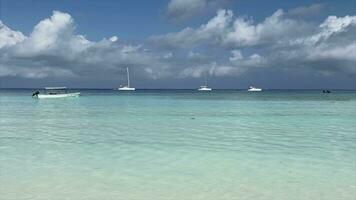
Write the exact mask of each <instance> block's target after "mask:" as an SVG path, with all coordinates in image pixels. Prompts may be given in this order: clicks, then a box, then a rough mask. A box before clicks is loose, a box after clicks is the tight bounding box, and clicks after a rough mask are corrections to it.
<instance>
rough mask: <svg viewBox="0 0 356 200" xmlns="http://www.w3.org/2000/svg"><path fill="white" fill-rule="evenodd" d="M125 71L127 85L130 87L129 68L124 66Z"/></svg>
mask: <svg viewBox="0 0 356 200" xmlns="http://www.w3.org/2000/svg"><path fill="white" fill-rule="evenodd" d="M126 73H127V87H130V74H129V68H128V67H126Z"/></svg>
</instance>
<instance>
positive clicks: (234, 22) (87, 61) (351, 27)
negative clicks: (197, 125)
mask: <svg viewBox="0 0 356 200" xmlns="http://www.w3.org/2000/svg"><path fill="white" fill-rule="evenodd" d="M319 24H320V25H315V24H314V23H308V22H306V21H303V20H296V19H292V18H289V15H286V14H285V13H284V12H283V11H282V10H277V11H276V12H274V13H273V14H272V15H271V16H268V17H266V18H265V19H263V20H261V21H260V22H256V21H254V20H253V19H252V18H248V17H241V16H237V17H234V16H233V13H232V11H230V10H218V12H217V14H216V16H214V17H213V18H211V19H210V20H208V21H207V22H206V23H204V24H202V25H200V26H198V27H197V28H189V27H188V28H184V29H182V30H181V31H178V32H173V33H168V34H166V35H159V36H152V37H151V38H150V40H151V41H153V42H154V43H153V44H157V45H163V46H168V47H170V48H171V49H169V50H167V49H162V48H155V47H156V46H149V47H152V49H149V50H148V49H147V46H148V44H135V45H132V44H125V43H123V42H122V41H119V40H118V37H117V36H112V37H108V39H106V38H103V39H101V40H99V41H90V40H88V39H87V38H86V37H85V36H84V35H80V34H77V33H76V30H75V26H76V25H75V22H74V20H73V18H72V17H71V16H70V15H69V14H67V13H62V12H59V11H54V12H53V15H52V16H51V17H49V18H47V19H44V20H42V21H40V22H39V23H38V24H37V25H36V26H35V27H34V29H33V31H32V32H31V33H30V34H29V35H28V36H25V35H24V34H22V33H21V32H19V31H14V30H11V29H10V28H8V27H7V26H5V25H4V24H2V23H1V24H0V76H1V77H3V76H11V77H25V78H50V77H65V78H73V77H75V78H76V79H80V78H83V79H84V78H87V79H88V80H91V79H93V80H98V79H116V78H117V73H118V72H119V71H120V70H121V68H123V67H125V66H130V68H131V69H132V71H133V73H135V72H136V76H137V75H139V76H146V77H149V78H153V79H159V78H162V77H175V78H176V77H180V78H187V77H201V76H202V75H203V74H206V73H208V74H209V75H210V76H237V75H240V74H241V73H244V72H246V71H248V70H250V69H257V68H265V69H268V68H295V67H301V68H308V69H311V70H314V71H316V72H318V73H319V72H320V73H324V74H331V73H332V72H333V71H342V72H345V73H356V58H355V56H354V55H356V16H344V17H337V16H329V17H328V18H326V19H325V20H324V21H322V22H320V23H319ZM151 44H152V43H151ZM121 71H122V70H121Z"/></svg>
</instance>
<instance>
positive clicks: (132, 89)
mask: <svg viewBox="0 0 356 200" xmlns="http://www.w3.org/2000/svg"><path fill="white" fill-rule="evenodd" d="M117 90H120V91H135V88H129V87H123V88H118V89H117Z"/></svg>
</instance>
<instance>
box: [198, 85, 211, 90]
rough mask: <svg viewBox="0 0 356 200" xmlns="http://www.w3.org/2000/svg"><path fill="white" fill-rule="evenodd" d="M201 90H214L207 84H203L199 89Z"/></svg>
mask: <svg viewBox="0 0 356 200" xmlns="http://www.w3.org/2000/svg"><path fill="white" fill-rule="evenodd" d="M198 90H199V91H212V90H213V89H211V88H209V87H208V86H207V85H202V86H200V88H199V89H198Z"/></svg>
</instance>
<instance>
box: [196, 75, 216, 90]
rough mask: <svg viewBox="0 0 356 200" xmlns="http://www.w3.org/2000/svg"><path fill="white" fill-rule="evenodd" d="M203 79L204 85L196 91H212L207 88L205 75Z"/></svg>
mask: <svg viewBox="0 0 356 200" xmlns="http://www.w3.org/2000/svg"><path fill="white" fill-rule="evenodd" d="M204 79H205V84H204V85H202V86H200V88H199V89H198V91H212V90H213V89H211V88H210V87H208V78H207V75H205V77H204Z"/></svg>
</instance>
